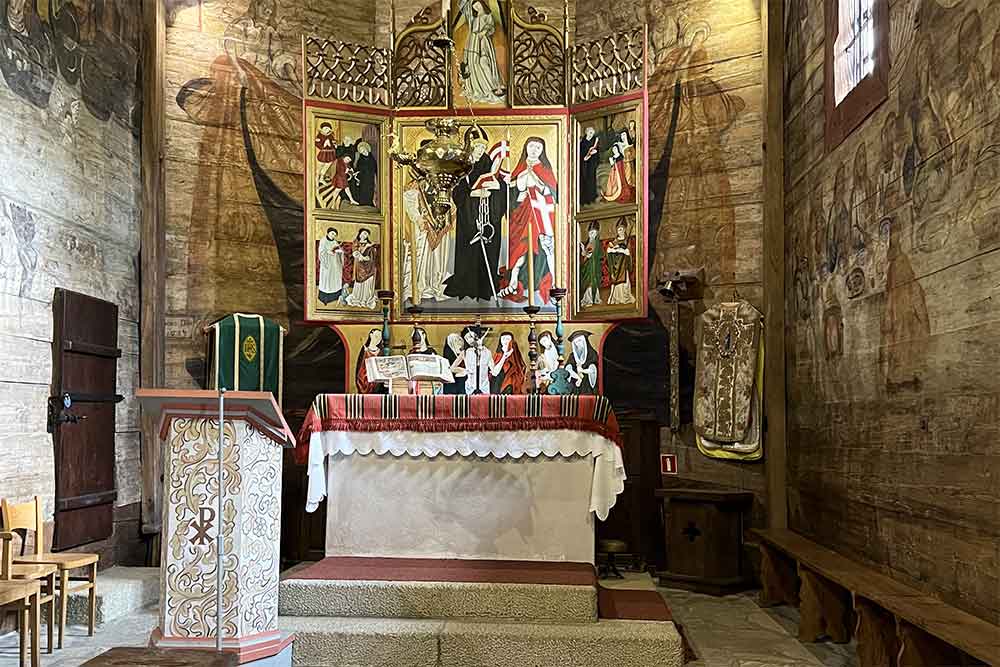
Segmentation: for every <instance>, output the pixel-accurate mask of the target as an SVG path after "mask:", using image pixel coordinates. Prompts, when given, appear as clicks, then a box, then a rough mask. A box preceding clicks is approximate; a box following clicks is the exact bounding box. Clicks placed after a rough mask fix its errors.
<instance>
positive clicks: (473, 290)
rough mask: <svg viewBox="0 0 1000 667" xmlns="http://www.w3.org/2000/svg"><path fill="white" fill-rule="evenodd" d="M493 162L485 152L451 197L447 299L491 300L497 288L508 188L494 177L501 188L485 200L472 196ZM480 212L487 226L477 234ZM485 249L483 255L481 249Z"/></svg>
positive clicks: (498, 178)
mask: <svg viewBox="0 0 1000 667" xmlns="http://www.w3.org/2000/svg"><path fill="white" fill-rule="evenodd" d="M492 168H493V161H492V160H491V159H490V156H489V155H488V154H486V153H485V152H484V153H483V154H482V156H481V157H480V158H479V160H477V161H476V164H475V166H474V167H473V168H472V172H471V173H470V174H469V175H468V176H466V177H465V178H463V179H460V180H459V181H458V184H457V185H455V189H454V190H453V191H452V194H451V197H452V200H453V201H454V202H455V273H454V274H452V275H451V277H449V278H448V280H446V281H445V285H446V286H445V290H444V293H445V294H446V295H447V296H450V297H456V298H459V299H461V298H466V297H471V298H473V299H481V300H483V301H490V300H491V299H493V297H494V292H493V290H494V288H495V289H497V290H499V289H500V276H499V275H498V271H499V260H500V222H501V220H502V219H503V215H504V213H505V212H506V199H505V198H506V195H507V190H508V186H507V183H506V182H505V181H503V179H502V178H501V177H500V176H499V175H497V177H496V178H497V180H498V181H499V184H500V189H498V190H489V193H490V194H489V196H488V197H477V196H474V195H473V191H474V190H475V186H476V184H477V182H479V180H480V177H482V176H484V175H487V174H489V173H490V172H491V171H492ZM484 201H485V202H486V203H485V204H482V206H483V212H484V213H485V214H486V216H487V219H488V221H489V223H490V225H486V226H484V229H483V230H482V234H480V228H479V224H478V222H479V217H480V206H481V203H482V202H484ZM484 249H485V256H484V252H483V250H484Z"/></svg>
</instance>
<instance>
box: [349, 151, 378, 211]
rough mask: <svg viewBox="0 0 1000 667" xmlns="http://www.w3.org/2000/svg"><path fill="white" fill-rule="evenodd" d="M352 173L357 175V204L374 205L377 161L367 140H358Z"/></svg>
mask: <svg viewBox="0 0 1000 667" xmlns="http://www.w3.org/2000/svg"><path fill="white" fill-rule="evenodd" d="M354 173H355V175H356V176H357V185H356V186H355V196H356V198H357V200H358V204H359V205H360V206H371V207H375V206H376V203H375V194H376V189H377V182H378V161H377V160H376V159H375V156H374V155H372V146H371V144H369V143H368V142H367V141H361V142H358V152H357V155H356V156H355V158H354Z"/></svg>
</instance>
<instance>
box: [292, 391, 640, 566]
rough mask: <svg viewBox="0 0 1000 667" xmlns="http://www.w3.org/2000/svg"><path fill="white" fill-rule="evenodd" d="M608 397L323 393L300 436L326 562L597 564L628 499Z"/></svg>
mask: <svg viewBox="0 0 1000 667" xmlns="http://www.w3.org/2000/svg"><path fill="white" fill-rule="evenodd" d="M619 441H620V433H619V431H618V424H617V420H616V419H615V416H614V412H613V411H612V410H611V406H610V403H609V402H608V401H607V399H606V398H604V397H602V396H379V395H334V394H328V395H320V396H318V397H317V398H316V400H315V401H314V403H313V406H312V408H311V409H310V411H309V414H308V415H307V417H306V421H305V423H304V424H303V427H302V430H301V432H300V435H299V448H300V451H301V453H302V454H306V452H307V454H306V458H307V461H308V476H309V484H308V497H307V503H306V510H307V511H310V512H311V511H314V510H315V509H316V507H317V506H318V504H319V502H320V501H322V500H323V498H324V497H327V496H328V497H329V500H328V502H327V539H326V554H327V555H328V556H369V557H416V558H478V559H500V560H566V561H575V562H590V563H592V562H593V561H594V516H595V515H596V516H597V518H599V519H601V520H603V519H605V518H607V515H608V512H609V511H610V509H611V507H612V506H614V503H615V499H616V497H617V495H618V494H619V493H621V492H622V490H623V488H624V481H625V467H624V463H623V461H622V455H621V449H620V447H619V445H618V443H619Z"/></svg>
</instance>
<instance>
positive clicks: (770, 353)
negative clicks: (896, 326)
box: [761, 0, 819, 529]
mask: <svg viewBox="0 0 1000 667" xmlns="http://www.w3.org/2000/svg"><path fill="white" fill-rule="evenodd" d="M761 21H762V23H763V26H762V27H763V35H764V44H763V54H764V118H765V121H764V122H765V132H764V267H763V269H764V271H763V278H764V341H765V342H764V419H765V422H764V423H765V424H766V425H767V433H766V435H765V440H764V445H765V449H764V452H765V454H764V456H765V465H764V470H765V475H766V477H767V512H768V525H769V526H770V527H771V528H772V529H781V528H786V527H787V526H788V502H787V498H786V484H785V147H784V124H785V123H784V120H785V113H784V83H785V74H784V70H785V67H784V64H785V34H784V33H785V21H784V3H783V2H782V1H781V0H764V2H763V5H762V10H761ZM817 122H819V121H817Z"/></svg>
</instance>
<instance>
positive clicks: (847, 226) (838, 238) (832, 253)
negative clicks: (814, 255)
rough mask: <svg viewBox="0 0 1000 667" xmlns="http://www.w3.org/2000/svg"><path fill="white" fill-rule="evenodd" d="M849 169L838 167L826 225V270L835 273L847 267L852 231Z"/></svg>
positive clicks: (843, 166) (842, 166) (844, 166)
mask: <svg viewBox="0 0 1000 667" xmlns="http://www.w3.org/2000/svg"><path fill="white" fill-rule="evenodd" d="M846 181H847V167H846V165H844V164H841V165H840V166H839V167H837V173H836V176H834V180H833V207H832V208H831V209H830V218H829V220H828V221H827V225H826V253H825V254H826V270H827V272H828V273H834V272H835V271H836V270H837V268H838V267H841V268H842V267H844V266H846V260H847V242H848V238H849V236H850V230H851V212H850V211H849V210H848V208H847V203H846V194H847V193H846V192H845V189H846V188H847V183H846Z"/></svg>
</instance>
